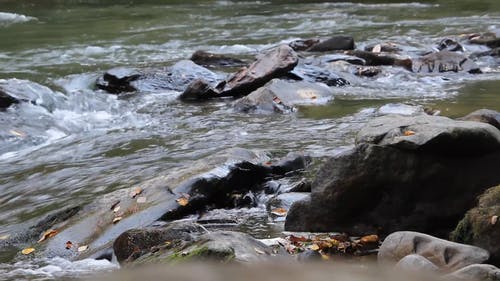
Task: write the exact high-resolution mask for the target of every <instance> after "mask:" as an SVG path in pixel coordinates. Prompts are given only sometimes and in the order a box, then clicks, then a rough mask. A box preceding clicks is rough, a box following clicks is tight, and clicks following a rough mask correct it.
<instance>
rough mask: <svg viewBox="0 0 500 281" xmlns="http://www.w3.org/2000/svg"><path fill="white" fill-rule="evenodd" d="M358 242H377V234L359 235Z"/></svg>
mask: <svg viewBox="0 0 500 281" xmlns="http://www.w3.org/2000/svg"><path fill="white" fill-rule="evenodd" d="M360 242H361V243H363V244H370V243H377V242H378V235H376V234H373V235H367V236H363V237H361V239H360Z"/></svg>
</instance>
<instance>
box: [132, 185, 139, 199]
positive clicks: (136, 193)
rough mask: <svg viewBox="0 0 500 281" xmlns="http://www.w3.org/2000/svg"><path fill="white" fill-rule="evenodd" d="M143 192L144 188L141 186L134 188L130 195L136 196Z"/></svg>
mask: <svg viewBox="0 0 500 281" xmlns="http://www.w3.org/2000/svg"><path fill="white" fill-rule="evenodd" d="M141 193H142V189H141V188H140V187H136V188H134V190H132V192H131V193H130V197H132V198H135V197H136V196H137V195H139V194H141Z"/></svg>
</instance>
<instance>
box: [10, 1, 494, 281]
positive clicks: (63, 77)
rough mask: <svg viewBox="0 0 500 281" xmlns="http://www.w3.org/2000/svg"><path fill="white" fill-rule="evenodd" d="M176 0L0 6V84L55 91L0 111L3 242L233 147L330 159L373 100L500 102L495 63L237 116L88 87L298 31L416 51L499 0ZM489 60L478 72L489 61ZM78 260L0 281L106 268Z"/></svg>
mask: <svg viewBox="0 0 500 281" xmlns="http://www.w3.org/2000/svg"><path fill="white" fill-rule="evenodd" d="M185 2H189V1H104V0H102V1H97V0H96V1H56V0H52V1H50V0H45V1H35V2H34V3H28V1H26V2H24V1H14V0H12V1H11V0H8V1H0V65H1V66H2V67H1V68H0V79H11V78H16V79H20V80H19V81H18V82H19V83H24V82H26V81H23V80H29V81H33V82H37V83H40V84H42V85H45V86H47V87H48V88H46V89H37V90H36V91H38V92H44V93H45V94H46V95H48V96H50V97H52V98H53V99H54V100H53V101H45V103H42V105H33V104H20V105H17V106H15V107H12V108H10V109H8V110H7V111H5V112H0V194H1V195H0V236H1V235H2V234H6V233H10V232H13V231H15V229H16V228H17V227H18V225H19V224H20V223H25V222H28V221H30V220H34V219H36V218H39V217H41V216H43V215H44V214H46V213H48V212H49V211H51V210H54V209H57V208H60V207H62V206H66V205H72V204H82V203H83V202H88V201H90V200H92V199H93V198H95V197H96V196H99V195H101V194H104V193H108V192H111V191H113V190H117V189H121V188H126V187H130V186H132V185H134V184H137V183H140V182H143V181H145V180H148V179H151V178H154V177H156V176H158V175H160V174H164V173H166V172H167V171H168V170H169V168H172V167H178V166H179V165H187V164H189V163H190V162H192V161H195V160H198V159H202V158H206V157H210V155H213V154H216V153H218V152H219V151H222V150H224V149H227V148H231V147H243V148H250V149H255V150H261V151H267V152H269V153H271V154H273V155H277V156H280V155H284V154H286V153H287V152H290V151H304V152H305V153H306V154H309V155H312V156H314V157H322V156H327V155H332V154H334V153H335V152H336V151H338V150H339V149H340V148H342V147H343V146H347V145H350V144H352V143H353V136H354V135H355V133H356V132H357V131H358V130H359V128H360V127H361V126H362V125H363V124H364V123H365V122H366V121H367V120H369V119H370V118H373V117H374V116H376V115H377V114H380V113H381V111H383V110H388V111H391V107H390V106H389V107H387V106H386V107H383V108H380V107H382V106H383V105H386V104H388V103H407V104H411V105H422V106H430V107H433V108H435V109H438V110H440V111H441V113H442V114H444V115H448V116H452V117H458V116H463V115H465V114H467V113H469V112H471V111H472V110H475V109H479V108H484V107H487V108H491V109H496V110H499V109H500V98H499V94H500V93H499V90H498V89H500V69H499V67H498V63H497V62H498V61H496V62H493V67H488V68H487V69H485V72H486V73H485V74H482V75H471V74H463V73H460V74H447V75H422V74H413V73H409V72H405V71H401V70H400V69H390V68H389V70H387V74H386V75H383V76H380V77H379V78H366V79H360V78H356V77H354V76H352V77H351V76H348V77H346V78H347V79H348V80H350V81H351V85H350V86H347V87H341V88H335V89H334V91H335V99H334V100H333V101H332V102H330V103H328V104H327V105H324V106H317V107H301V108H300V109H299V112H298V113H297V114H292V115H259V114H242V113H238V112H234V111H233V109H232V102H233V101H232V100H218V101H210V102H207V103H203V104H185V103H182V102H180V101H178V100H177V99H176V98H177V96H178V95H179V94H180V93H178V92H173V91H160V92H155V93H138V94H137V95H134V96H131V97H126V98H117V97H116V96H112V95H107V94H105V93H103V92H101V91H96V90H95V88H94V86H93V83H94V81H95V79H96V78H97V77H98V76H99V75H100V74H101V73H102V72H103V71H104V70H106V69H109V68H111V67H115V66H133V67H143V66H144V67H145V66H148V67H158V66H167V65H171V64H173V63H174V62H176V61H178V60H180V59H186V58H189V56H190V55H191V54H192V53H193V52H194V51H195V50H198V49H204V50H208V51H213V52H217V53H225V54H237V55H248V56H250V57H251V56H253V55H255V54H257V53H259V52H261V51H263V50H266V49H268V48H270V47H272V46H274V45H276V44H277V43H280V42H288V41H291V40H293V39H296V38H310V37H317V36H319V37H328V36H330V35H335V34H349V35H352V36H354V38H355V39H356V42H357V46H358V48H363V47H364V46H365V45H368V44H371V43H377V42H384V41H392V42H398V43H400V44H402V45H404V46H405V48H406V51H407V52H408V53H409V54H410V55H413V56H418V54H420V53H422V52H425V51H429V50H432V46H435V44H436V43H437V42H438V41H439V40H440V39H442V38H443V37H449V36H451V37H456V36H458V35H459V34H463V33H472V32H488V31H489V32H496V33H498V32H499V29H500V2H499V1H497V0H484V1H451V0H449V1H446V0H441V1H427V2H414V3H406V4H405V3H396V2H394V1H388V3H385V4H381V3H377V1H365V2H364V3H347V2H345V3H319V2H315V1H307V3H306V2H302V3H300V4H298V3H293V1H289V2H290V3H287V1H272V2H271V1H268V2H266V1H197V2H195V1H191V2H189V3H185ZM169 3H170V4H169ZM470 48H471V49H469V50H467V51H469V52H473V51H482V50H484V47H481V46H472V47H470ZM488 59H492V58H486V59H483V60H480V61H479V64H480V66H484V65H492V63H491V61H487V60H488ZM495 64H496V67H495ZM220 74H221V75H225V73H220ZM341 75H342V74H341ZM12 81H13V80H0V84H2V83H13V82H12ZM397 110H403V111H404V110H405V108H404V107H402V108H401V107H398V108H397ZM409 110H411V109H409ZM261 227H262V226H261V225H260V224H258V225H257V226H256V229H257V230H256V231H259V230H260V229H259V228H261ZM254 230H255V229H254ZM249 231H250V232H252V229H251V227H250V229H249ZM86 262H87V263H90V264H91V263H92V261H84V262H81V263H69V262H67V263H65V262H61V261H53V260H44V261H35V262H33V263H29V264H26V263H19V262H18V263H15V264H12V263H9V264H4V265H2V266H0V279H2V278H9V279H16V278H21V277H23V276H24V278H29V279H30V278H31V279H33V278H41V279H47V278H48V279H50V278H56V277H61V276H65V274H66V275H68V276H74V275H78V274H80V273H82V272H85V271H86V269H88V267H89V266H90V267H92V266H97V267H102V269H104V270H106V269H110V268H113V265H111V264H99V265H89V264H87V263H86ZM56 265H57V268H55V267H52V266H56ZM23 270H24V271H23ZM47 272H48V273H47Z"/></svg>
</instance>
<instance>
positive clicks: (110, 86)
mask: <svg viewBox="0 0 500 281" xmlns="http://www.w3.org/2000/svg"><path fill="white" fill-rule="evenodd" d="M218 77H219V76H218V75H216V74H215V73H213V72H211V71H210V70H208V69H206V68H204V67H202V66H199V65H197V64H195V63H194V62H192V61H190V60H182V61H179V62H177V63H175V64H174V65H172V66H169V67H166V68H162V69H130V68H123V67H119V68H114V69H110V70H108V71H107V72H106V73H104V75H103V76H102V77H99V78H98V79H97V81H96V86H97V87H98V88H99V89H101V90H105V91H106V92H108V93H112V94H120V93H127V92H136V91H139V92H154V91H159V90H174V91H183V90H184V89H185V87H186V86H187V85H188V84H190V83H191V82H193V81H194V80H196V79H201V78H203V79H205V80H207V81H208V82H211V83H213V82H215V81H217V80H218Z"/></svg>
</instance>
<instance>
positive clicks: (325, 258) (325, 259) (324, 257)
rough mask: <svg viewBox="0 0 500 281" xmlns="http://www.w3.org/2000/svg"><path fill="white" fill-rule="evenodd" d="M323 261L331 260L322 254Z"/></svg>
mask: <svg viewBox="0 0 500 281" xmlns="http://www.w3.org/2000/svg"><path fill="white" fill-rule="evenodd" d="M321 259H322V260H324V261H327V260H329V259H330V256H327V255H325V254H323V253H321Z"/></svg>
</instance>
